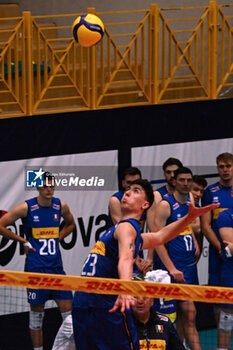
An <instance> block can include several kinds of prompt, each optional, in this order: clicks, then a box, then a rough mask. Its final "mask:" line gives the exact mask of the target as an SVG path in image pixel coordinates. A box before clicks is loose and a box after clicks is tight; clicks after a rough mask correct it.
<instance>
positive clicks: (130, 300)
mask: <svg viewBox="0 0 233 350" xmlns="http://www.w3.org/2000/svg"><path fill="white" fill-rule="evenodd" d="M132 305H135V298H134V297H132V296H131V295H118V297H117V300H116V302H115V304H114V306H113V307H112V308H111V309H110V310H109V312H115V311H116V310H117V309H120V311H121V312H124V311H125V309H127V310H129V309H130V307H131V306H132Z"/></svg>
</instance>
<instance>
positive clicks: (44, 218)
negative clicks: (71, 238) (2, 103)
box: [0, 173, 75, 350]
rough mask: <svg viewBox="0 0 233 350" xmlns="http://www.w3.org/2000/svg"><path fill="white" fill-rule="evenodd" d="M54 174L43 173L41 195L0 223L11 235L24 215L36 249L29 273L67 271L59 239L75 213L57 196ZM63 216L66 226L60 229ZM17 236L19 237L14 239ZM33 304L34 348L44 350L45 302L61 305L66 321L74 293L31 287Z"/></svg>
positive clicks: (68, 230)
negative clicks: (12, 225)
mask: <svg viewBox="0 0 233 350" xmlns="http://www.w3.org/2000/svg"><path fill="white" fill-rule="evenodd" d="M53 184H54V177H53V176H52V174H50V173H45V174H44V186H43V187H38V188H37V190H38V192H39V195H38V196H37V197H35V198H32V199H29V200H27V201H25V202H23V203H21V204H19V205H18V206H16V207H15V208H13V209H12V210H11V211H10V212H9V213H7V214H5V215H4V216H3V218H2V219H1V222H0V233H1V234H3V235H6V236H8V237H9V238H11V236H12V233H11V231H9V230H8V229H7V226H8V225H10V224H13V222H15V221H16V220H17V219H19V218H21V219H22V221H23V224H24V233H25V235H26V238H27V242H29V243H27V244H29V245H31V246H32V247H33V249H30V250H29V251H28V252H27V258H26V264H25V270H26V271H27V272H40V273H53V274H65V272H64V270H63V266H62V259H61V253H60V248H59V241H60V240H61V239H62V238H64V237H66V236H67V235H68V234H70V233H71V232H72V231H73V229H74V227H75V224H74V219H73V215H72V214H71V212H70V209H69V207H68V205H67V204H66V203H65V202H64V201H62V200H60V199H58V198H54V197H53V194H54V185H53ZM61 217H63V219H64V226H63V228H62V230H61V231H60V229H59V226H60V221H61ZM15 239H16V238H15ZM27 292H28V302H29V303H30V309H31V310H30V313H29V328H30V332H31V337H32V343H33V347H34V349H36V350H42V349H43V334H42V324H43V317H44V304H45V302H46V301H47V300H49V299H53V300H55V301H56V303H57V305H58V306H59V308H60V311H61V315H62V318H63V320H64V319H65V318H66V317H67V316H68V315H69V314H70V313H71V303H72V293H71V292H70V291H60V290H59V291H56V290H47V289H28V291H27Z"/></svg>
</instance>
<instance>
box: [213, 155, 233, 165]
mask: <svg viewBox="0 0 233 350" xmlns="http://www.w3.org/2000/svg"><path fill="white" fill-rule="evenodd" d="M219 162H224V163H233V154H232V153H229V152H224V153H221V154H219V155H218V156H217V158H216V163H217V165H218V163H219Z"/></svg>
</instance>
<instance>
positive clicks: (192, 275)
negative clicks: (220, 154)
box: [172, 264, 199, 284]
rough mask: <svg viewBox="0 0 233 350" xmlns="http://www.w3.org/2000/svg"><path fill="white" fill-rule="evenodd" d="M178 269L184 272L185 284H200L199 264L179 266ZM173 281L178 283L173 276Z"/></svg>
mask: <svg viewBox="0 0 233 350" xmlns="http://www.w3.org/2000/svg"><path fill="white" fill-rule="evenodd" d="M176 268H177V270H179V271H182V272H183V274H184V279H185V282H182V283H184V284H199V281H198V274H197V264H193V265H189V266H184V267H179V266H178V267H177V266H176ZM172 283H176V281H175V280H174V278H172Z"/></svg>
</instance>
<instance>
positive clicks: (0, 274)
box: [0, 270, 233, 350]
mask: <svg viewBox="0 0 233 350" xmlns="http://www.w3.org/2000/svg"><path fill="white" fill-rule="evenodd" d="M26 288H33V289H52V290H58V289H59V290H71V291H73V292H74V291H82V292H88V293H98V294H112V295H120V294H126V295H132V296H138V297H150V298H156V299H157V298H158V299H161V298H164V299H165V300H167V299H174V300H192V301H194V302H196V308H197V319H199V326H198V324H197V329H198V331H199V337H200V341H201V345H202V349H207V350H208V349H216V348H217V343H216V342H217V329H216V325H215V321H214V316H213V315H214V314H213V305H214V304H219V305H221V304H223V303H227V304H233V289H232V288H224V287H212V286H198V285H186V284H173V283H170V284H166V283H155V282H145V281H133V280H132V281H126V280H119V279H108V278H101V279H100V278H95V277H79V276H68V275H55V274H42V273H29V272H16V271H6V270H5V271H0V332H1V333H0V349H1V350H16V348H15V347H14V346H15V345H13V344H14V340H15V339H14V337H11V336H10V334H11V333H10V331H12V332H14V334H17V337H18V338H17V342H18V347H17V349H24V350H27V349H31V343H30V334H29V331H28V311H29V304H28V302H27V293H26ZM49 303H50V301H49ZM47 307H49V308H48V309H47V310H46V314H47V316H46V317H45V320H44V323H45V325H44V329H45V330H46V332H47V333H48V334H49V336H50V338H53V339H51V340H50V341H49V342H48V344H47V345H46V346H44V350H47V349H48V350H49V349H51V348H52V347H51V344H52V341H53V340H54V337H55V335H56V332H57V330H58V328H59V326H60V324H61V319H60V316H59V312H58V310H57V309H56V308H55V303H54V304H53V303H51V304H48V305H47ZM20 339H21V340H20ZM20 341H21V342H22V343H23V344H24V345H22V347H21V345H20ZM6 344H7V345H6ZM11 344H12V345H11Z"/></svg>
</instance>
